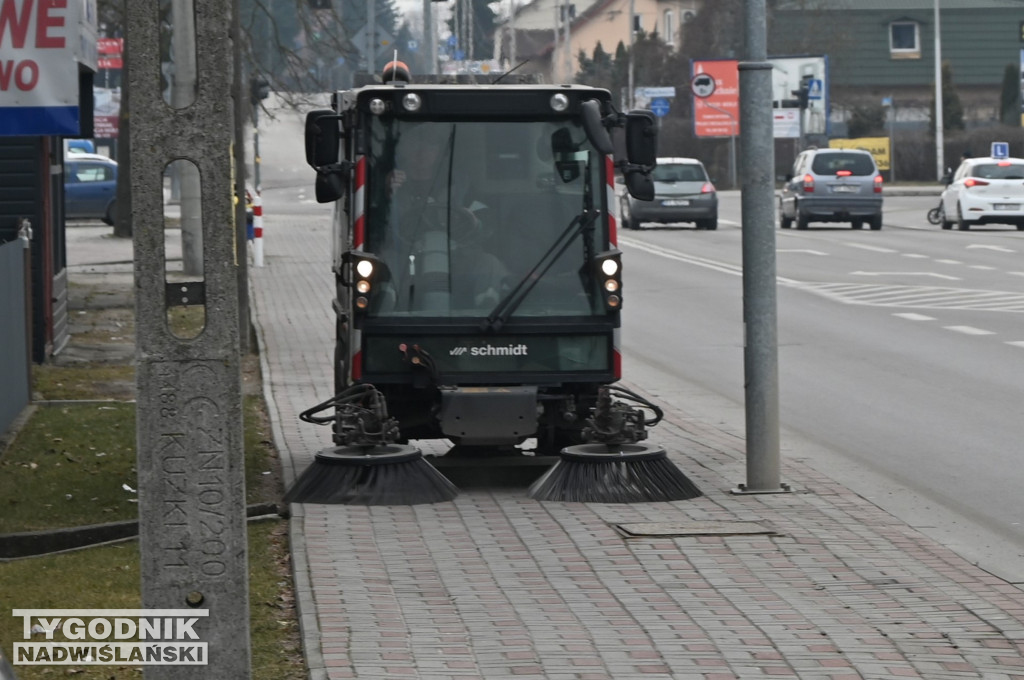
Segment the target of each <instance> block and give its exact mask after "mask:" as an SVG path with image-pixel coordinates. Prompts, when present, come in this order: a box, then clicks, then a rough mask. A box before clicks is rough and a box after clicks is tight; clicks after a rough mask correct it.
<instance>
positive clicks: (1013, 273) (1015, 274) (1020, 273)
mask: <svg viewBox="0 0 1024 680" xmlns="http://www.w3.org/2000/svg"><path fill="white" fill-rule="evenodd" d="M1006 273H1007V274H1009V275H1011V276H1024V272H1006Z"/></svg>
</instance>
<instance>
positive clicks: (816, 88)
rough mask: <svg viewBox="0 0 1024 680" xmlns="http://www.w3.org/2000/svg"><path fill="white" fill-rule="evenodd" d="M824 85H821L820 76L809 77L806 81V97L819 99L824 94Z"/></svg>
mask: <svg viewBox="0 0 1024 680" xmlns="http://www.w3.org/2000/svg"><path fill="white" fill-rule="evenodd" d="M824 90H825V88H824V86H823V85H822V82H821V79H820V78H811V79H810V80H808V81H807V98H808V99H821V98H822V97H824V96H825V93H824Z"/></svg>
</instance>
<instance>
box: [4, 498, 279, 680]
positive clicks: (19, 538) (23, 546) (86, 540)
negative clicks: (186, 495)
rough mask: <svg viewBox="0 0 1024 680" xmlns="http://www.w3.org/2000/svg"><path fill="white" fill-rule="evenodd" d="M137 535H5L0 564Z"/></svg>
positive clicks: (81, 530)
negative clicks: (0, 562)
mask: <svg viewBox="0 0 1024 680" xmlns="http://www.w3.org/2000/svg"><path fill="white" fill-rule="evenodd" d="M245 514H246V517H248V518H249V521H253V520H257V519H263V518H265V517H267V516H269V515H276V516H279V517H286V516H287V511H284V510H281V509H279V508H278V506H277V505H276V504H274V503H254V504H253V505H249V506H247V507H246V509H245ZM138 535H139V521H138V520H135V519H133V520H125V521H123V522H109V523H106V524H90V525H87V526H81V527H71V528H69V529H53V530H50V531H25V532H20V533H16V534H4V535H0V561H8V560H16V559H20V558H23V557H38V556H40V555H50V554H53V553H58V552H65V551H68V550H78V549H80V548H90V547H92V546H95V545H100V544H103V543H111V542H114V541H124V540H127V539H130V538H135V537H136V536H138ZM2 678H3V676H0V680H2Z"/></svg>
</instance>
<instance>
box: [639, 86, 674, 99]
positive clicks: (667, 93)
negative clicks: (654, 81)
mask: <svg viewBox="0 0 1024 680" xmlns="http://www.w3.org/2000/svg"><path fill="white" fill-rule="evenodd" d="M675 96H676V88H674V87H671V86H670V87H638V88H636V98H637V99H656V98H658V97H675Z"/></svg>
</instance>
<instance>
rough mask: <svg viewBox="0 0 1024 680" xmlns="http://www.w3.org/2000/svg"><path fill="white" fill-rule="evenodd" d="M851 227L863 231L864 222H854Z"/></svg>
mask: <svg viewBox="0 0 1024 680" xmlns="http://www.w3.org/2000/svg"><path fill="white" fill-rule="evenodd" d="M850 227H852V228H853V229H863V228H864V220H853V221H851V222H850Z"/></svg>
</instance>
